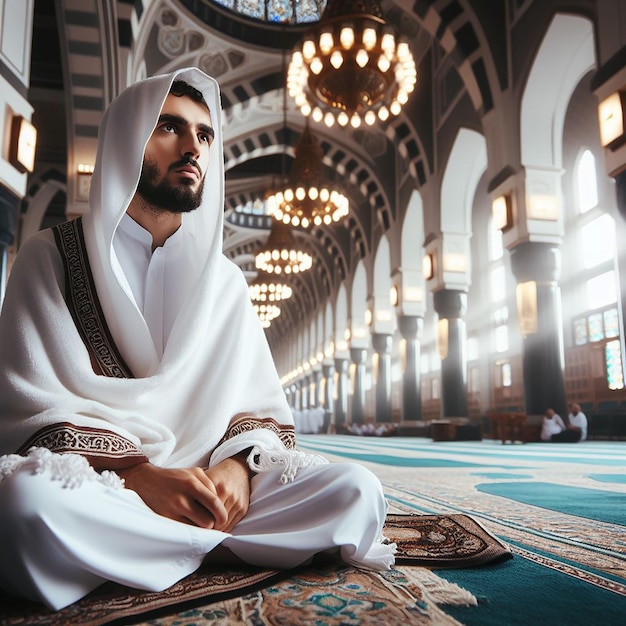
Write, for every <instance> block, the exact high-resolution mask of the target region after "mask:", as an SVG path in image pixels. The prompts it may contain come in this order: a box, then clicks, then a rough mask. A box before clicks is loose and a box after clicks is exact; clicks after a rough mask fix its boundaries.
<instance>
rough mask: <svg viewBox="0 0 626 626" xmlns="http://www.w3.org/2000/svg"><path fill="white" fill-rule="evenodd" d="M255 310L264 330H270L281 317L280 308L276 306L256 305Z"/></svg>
mask: <svg viewBox="0 0 626 626" xmlns="http://www.w3.org/2000/svg"><path fill="white" fill-rule="evenodd" d="M254 310H255V311H256V314H257V317H258V318H259V321H260V322H261V326H263V328H269V327H270V325H271V323H272V322H273V321H274V320H275V319H276V318H277V317H278V316H279V315H280V308H279V307H278V306H277V305H276V304H255V305H254Z"/></svg>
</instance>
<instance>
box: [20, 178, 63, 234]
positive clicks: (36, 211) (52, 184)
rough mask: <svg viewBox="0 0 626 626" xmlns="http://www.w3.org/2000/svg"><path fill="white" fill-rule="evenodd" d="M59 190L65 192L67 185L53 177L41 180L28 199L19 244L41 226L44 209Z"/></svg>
mask: <svg viewBox="0 0 626 626" xmlns="http://www.w3.org/2000/svg"><path fill="white" fill-rule="evenodd" d="M59 191H62V192H64V193H67V185H66V184H65V183H63V182H61V181H59V180H55V179H54V178H49V179H48V180H46V181H44V182H42V184H41V186H40V187H39V189H38V190H37V193H35V195H34V196H33V197H32V198H31V199H30V200H29V201H28V209H27V211H26V213H25V215H24V220H23V222H22V231H21V233H20V241H19V244H20V245H21V244H22V243H24V242H25V241H26V240H27V239H28V238H29V237H30V236H31V235H34V234H35V233H36V232H37V231H38V230H39V229H40V228H41V222H42V220H43V218H44V215H45V214H46V210H47V209H48V206H49V205H50V203H51V202H52V200H53V198H54V196H56V195H57V193H58V192H59Z"/></svg>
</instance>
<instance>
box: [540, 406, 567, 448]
mask: <svg viewBox="0 0 626 626" xmlns="http://www.w3.org/2000/svg"><path fill="white" fill-rule="evenodd" d="M564 430H565V424H564V423H563V420H562V419H561V416H560V415H559V414H558V413H556V412H555V411H554V409H548V410H547V411H546V414H545V415H544V418H543V423H542V425H541V441H554V439H553V437H554V436H555V435H559V434H560V433H562V432H563V431H564Z"/></svg>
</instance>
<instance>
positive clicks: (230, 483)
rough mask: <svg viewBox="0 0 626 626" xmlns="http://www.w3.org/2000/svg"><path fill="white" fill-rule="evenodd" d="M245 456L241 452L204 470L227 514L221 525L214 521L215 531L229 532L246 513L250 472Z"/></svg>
mask: <svg viewBox="0 0 626 626" xmlns="http://www.w3.org/2000/svg"><path fill="white" fill-rule="evenodd" d="M247 454H248V453H247V452H242V453H240V454H238V455H236V456H234V457H231V458H229V459H224V460H223V461H222V462H221V463H218V464H217V465H216V466H214V467H211V468H209V469H206V470H204V471H205V473H206V475H207V477H208V478H209V480H210V481H211V483H212V484H213V485H214V488H215V490H216V492H217V495H218V496H219V498H220V500H221V502H222V504H223V505H224V507H225V509H226V512H227V519H226V521H225V522H224V523H223V524H222V523H218V521H217V520H216V522H215V526H214V528H215V530H221V531H223V532H226V533H228V532H230V531H231V530H232V529H233V527H234V526H235V524H237V522H239V520H241V519H242V518H243V516H244V515H245V514H246V513H247V512H248V507H249V506H250V470H249V469H248V465H247V463H246V456H247Z"/></svg>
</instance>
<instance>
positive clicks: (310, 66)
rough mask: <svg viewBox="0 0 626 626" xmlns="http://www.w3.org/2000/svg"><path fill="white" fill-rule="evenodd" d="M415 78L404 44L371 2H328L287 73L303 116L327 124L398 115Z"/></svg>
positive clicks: (356, 124) (354, 123) (291, 92)
mask: <svg viewBox="0 0 626 626" xmlns="http://www.w3.org/2000/svg"><path fill="white" fill-rule="evenodd" d="M416 81H417V71H416V69H415V61H414V59H413V55H412V53H411V50H410V48H409V44H408V42H407V41H404V40H400V39H398V38H397V36H396V34H395V32H394V29H393V27H392V26H391V25H389V24H387V22H386V21H385V20H384V18H383V15H382V11H381V9H380V4H379V2H377V1H376V0H329V2H328V4H327V5H326V9H325V10H324V12H323V14H322V17H321V19H320V21H319V22H317V24H316V25H315V26H314V27H313V28H312V29H311V30H310V31H308V33H307V35H305V37H304V40H303V41H302V42H301V44H299V45H298V47H297V48H296V49H295V50H294V52H293V54H292V57H291V62H290V64H289V70H288V73H287V87H288V89H289V95H290V96H291V97H292V98H293V99H294V100H295V102H296V105H297V106H298V108H299V109H300V111H301V112H302V114H303V115H304V116H305V117H308V116H311V117H312V118H313V119H314V120H315V121H316V122H321V121H322V120H323V121H324V123H325V124H326V125H327V126H328V127H331V126H332V125H333V124H334V123H335V122H337V124H339V125H340V126H346V125H347V124H348V123H350V124H351V125H352V126H353V127H354V128H358V127H359V126H360V125H361V122H365V124H367V125H369V126H371V125H372V124H374V123H375V122H376V120H377V119H380V120H381V121H385V120H386V119H388V118H389V116H391V115H398V113H400V110H401V109H402V105H403V104H405V103H406V102H407V100H408V99H409V94H410V93H411V92H412V91H413V89H414V88H415V83H416Z"/></svg>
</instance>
